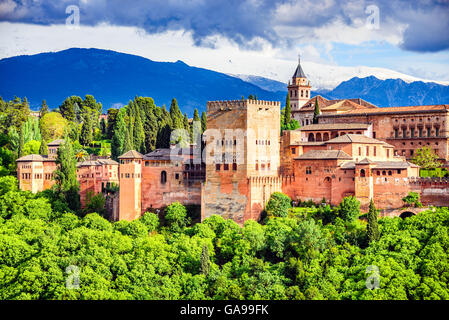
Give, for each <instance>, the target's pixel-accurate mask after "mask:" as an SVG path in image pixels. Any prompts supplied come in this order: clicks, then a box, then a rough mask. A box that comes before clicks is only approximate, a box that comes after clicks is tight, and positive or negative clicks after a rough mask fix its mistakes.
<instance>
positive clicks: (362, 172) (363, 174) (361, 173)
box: [360, 169, 366, 177]
mask: <svg viewBox="0 0 449 320" xmlns="http://www.w3.org/2000/svg"><path fill="white" fill-rule="evenodd" d="M360 176H361V177H365V176H366V173H365V169H362V170H360Z"/></svg>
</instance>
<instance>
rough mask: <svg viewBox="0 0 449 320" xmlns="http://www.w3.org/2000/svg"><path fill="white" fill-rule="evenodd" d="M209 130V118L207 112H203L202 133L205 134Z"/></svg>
mask: <svg viewBox="0 0 449 320" xmlns="http://www.w3.org/2000/svg"><path fill="white" fill-rule="evenodd" d="M206 130H207V116H206V112H204V111H203V113H202V114H201V131H202V132H201V133H203V132H204V131H206Z"/></svg>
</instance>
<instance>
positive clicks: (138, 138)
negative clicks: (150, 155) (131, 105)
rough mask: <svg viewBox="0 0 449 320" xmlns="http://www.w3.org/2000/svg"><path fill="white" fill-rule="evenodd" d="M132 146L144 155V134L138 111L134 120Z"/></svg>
mask: <svg viewBox="0 0 449 320" xmlns="http://www.w3.org/2000/svg"><path fill="white" fill-rule="evenodd" d="M133 145H134V148H135V149H136V150H137V151H139V152H142V153H145V132H144V131H143V124H142V119H141V117H140V112H138V111H137V112H136V116H135V118H134V126H133Z"/></svg>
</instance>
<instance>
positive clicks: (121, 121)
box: [111, 109, 129, 160]
mask: <svg viewBox="0 0 449 320" xmlns="http://www.w3.org/2000/svg"><path fill="white" fill-rule="evenodd" d="M125 112H126V111H125V109H121V110H120V111H119V112H118V114H117V120H116V123H115V128H114V136H113V137H112V141H111V156H112V159H115V160H117V159H118V157H119V156H121V155H122V154H123V153H124V152H123V146H124V143H125V139H126V133H127V131H128V130H127V128H126V122H125ZM128 139H129V137H128Z"/></svg>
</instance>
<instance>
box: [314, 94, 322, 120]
mask: <svg viewBox="0 0 449 320" xmlns="http://www.w3.org/2000/svg"><path fill="white" fill-rule="evenodd" d="M320 113H321V112H320V106H319V104H318V97H315V109H314V111H313V123H318V116H319V115H320Z"/></svg>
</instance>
